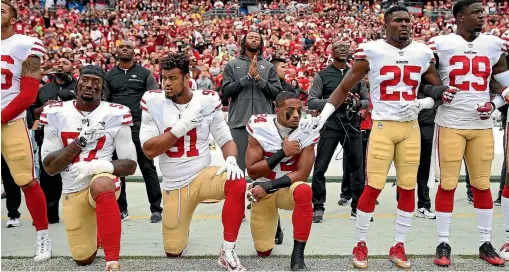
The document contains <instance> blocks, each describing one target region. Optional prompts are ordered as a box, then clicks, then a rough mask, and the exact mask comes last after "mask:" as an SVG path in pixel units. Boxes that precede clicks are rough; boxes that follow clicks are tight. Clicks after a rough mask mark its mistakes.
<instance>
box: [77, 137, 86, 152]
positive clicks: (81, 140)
mask: <svg viewBox="0 0 509 272" xmlns="http://www.w3.org/2000/svg"><path fill="white" fill-rule="evenodd" d="M74 143H75V144H76V145H77V146H78V147H79V148H81V149H83V148H85V146H87V144H88V142H87V139H85V137H83V136H81V137H78V138H75V139H74Z"/></svg>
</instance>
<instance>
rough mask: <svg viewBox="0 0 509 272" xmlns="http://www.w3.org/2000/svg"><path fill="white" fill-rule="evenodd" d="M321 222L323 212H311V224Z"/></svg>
mask: <svg viewBox="0 0 509 272" xmlns="http://www.w3.org/2000/svg"><path fill="white" fill-rule="evenodd" d="M322 222H323V210H316V211H314V212H313V223H322Z"/></svg>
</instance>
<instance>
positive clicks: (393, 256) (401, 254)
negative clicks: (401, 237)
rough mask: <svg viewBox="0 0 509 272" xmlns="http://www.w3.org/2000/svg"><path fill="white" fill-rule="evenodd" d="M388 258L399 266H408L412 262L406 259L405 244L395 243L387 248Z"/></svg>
mask: <svg viewBox="0 0 509 272" xmlns="http://www.w3.org/2000/svg"><path fill="white" fill-rule="evenodd" d="M389 259H390V260H391V262H393V263H394V264H396V266H397V267H399V268H410V267H411V266H412V264H411V263H410V262H409V261H408V258H407V256H406V253H405V245H403V243H402V242H399V243H397V244H396V245H395V246H393V247H391V249H390V250H389Z"/></svg>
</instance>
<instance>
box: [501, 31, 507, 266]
mask: <svg viewBox="0 0 509 272" xmlns="http://www.w3.org/2000/svg"><path fill="white" fill-rule="evenodd" d="M502 39H503V40H504V41H505V43H506V44H507V45H509V30H507V31H506V32H505V33H504V34H503V35H502ZM506 64H507V67H508V69H509V54H506ZM506 78H507V77H506ZM502 97H503V98H504V100H505V101H506V103H509V87H505V88H504V89H502ZM508 113H509V112H508ZM508 128H509V127H506V129H505V132H506V135H505V137H506V138H505V139H506V143H505V148H506V163H508V165H509V152H508V151H509V145H508V144H507V143H508V142H507V141H508V139H509V136H508V135H509V130H508ZM501 202H502V214H503V222H504V229H505V244H504V245H503V246H502V248H500V257H501V258H502V259H504V260H506V261H509V172H507V173H506V176H505V185H504V189H503V191H502V201H501Z"/></svg>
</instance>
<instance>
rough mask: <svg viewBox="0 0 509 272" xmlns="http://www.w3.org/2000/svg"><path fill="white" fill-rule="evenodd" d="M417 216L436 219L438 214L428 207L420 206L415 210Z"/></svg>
mask: <svg viewBox="0 0 509 272" xmlns="http://www.w3.org/2000/svg"><path fill="white" fill-rule="evenodd" d="M415 216H417V217H420V218H424V219H436V218H437V216H436V215H435V214H434V213H432V212H431V210H430V209H428V208H420V209H417V211H415Z"/></svg>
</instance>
